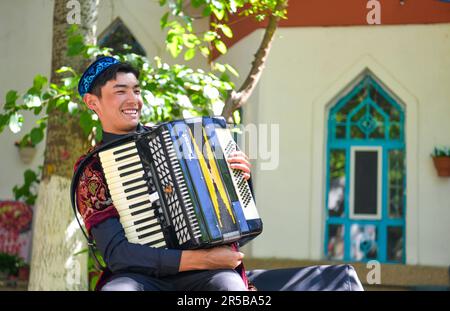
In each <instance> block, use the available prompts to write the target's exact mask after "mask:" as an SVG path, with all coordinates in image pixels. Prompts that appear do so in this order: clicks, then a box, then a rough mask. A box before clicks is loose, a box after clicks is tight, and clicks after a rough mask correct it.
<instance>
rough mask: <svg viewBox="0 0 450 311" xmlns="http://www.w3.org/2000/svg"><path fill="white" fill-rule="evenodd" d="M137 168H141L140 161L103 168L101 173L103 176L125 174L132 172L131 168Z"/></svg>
mask: <svg viewBox="0 0 450 311" xmlns="http://www.w3.org/2000/svg"><path fill="white" fill-rule="evenodd" d="M135 167H136V168H137V167H142V163H141V162H140V161H137V162H136V161H135V162H129V163H126V164H125V163H123V164H121V165H119V166H110V167H106V168H105V167H103V172H104V173H105V175H108V174H109V175H111V174H114V173H117V172H118V173H125V172H128V171H131V170H133V168H135Z"/></svg>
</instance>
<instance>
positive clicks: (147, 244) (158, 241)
mask: <svg viewBox="0 0 450 311" xmlns="http://www.w3.org/2000/svg"><path fill="white" fill-rule="evenodd" d="M165 241H166V239H164V238H161V239H159V240H155V241H152V242H148V243H145V244H144V245H145V246H152V245H156V244H158V243H160V242H165Z"/></svg>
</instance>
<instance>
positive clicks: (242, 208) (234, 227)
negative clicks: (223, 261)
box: [99, 117, 262, 249]
mask: <svg viewBox="0 0 450 311" xmlns="http://www.w3.org/2000/svg"><path fill="white" fill-rule="evenodd" d="M237 149H238V146H237V144H236V143H235V141H234V140H233V137H232V135H231V131H230V130H229V129H228V128H227V125H226V122H225V120H224V119H223V118H217V117H203V118H192V119H186V120H177V121H172V122H167V123H163V124H161V125H158V126H157V127H155V128H153V129H152V130H151V131H149V132H146V133H141V134H135V135H132V136H127V137H126V138H124V139H120V140H118V141H116V142H115V143H114V144H112V146H111V148H109V149H106V150H102V151H100V152H99V157H100V161H101V165H102V168H103V171H104V174H105V178H106V182H107V185H108V188H109V192H110V194H111V198H112V200H113V203H114V205H115V207H116V209H117V211H118V212H119V215H120V222H121V224H122V226H123V228H124V230H125V235H126V237H127V239H128V241H129V242H131V243H138V244H143V245H148V246H152V247H157V248H176V249H195V248H206V247H212V246H215V245H221V244H228V243H232V242H239V244H240V245H244V244H245V243H247V242H248V241H250V240H251V239H253V238H254V237H256V236H257V235H259V234H260V233H261V232H262V221H261V219H260V217H259V215H258V211H257V209H256V205H255V200H254V198H253V195H252V192H251V190H250V187H249V184H248V182H247V181H246V180H245V179H244V177H243V173H242V171H240V170H236V169H232V168H230V166H229V163H228V162H227V157H228V156H229V155H230V154H231V153H232V152H234V151H235V150H237Z"/></svg>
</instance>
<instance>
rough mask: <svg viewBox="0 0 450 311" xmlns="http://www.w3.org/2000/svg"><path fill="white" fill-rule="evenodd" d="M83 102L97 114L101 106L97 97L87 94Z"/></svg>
mask: <svg viewBox="0 0 450 311" xmlns="http://www.w3.org/2000/svg"><path fill="white" fill-rule="evenodd" d="M83 101H84V103H85V104H86V106H88V107H89V109H91V110H92V111H95V112H97V108H98V105H99V100H98V97H97V96H95V95H93V94H90V93H86V94H85V95H84V97H83Z"/></svg>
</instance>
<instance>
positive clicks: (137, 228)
mask: <svg viewBox="0 0 450 311" xmlns="http://www.w3.org/2000/svg"><path fill="white" fill-rule="evenodd" d="M155 228H158V229H161V225H160V224H159V221H158V218H156V217H155V218H154V219H152V220H149V221H147V222H143V223H141V224H138V225H134V226H131V227H126V228H124V231H125V233H126V234H127V235H128V234H131V233H133V232H144V231H147V230H148V229H155Z"/></svg>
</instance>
